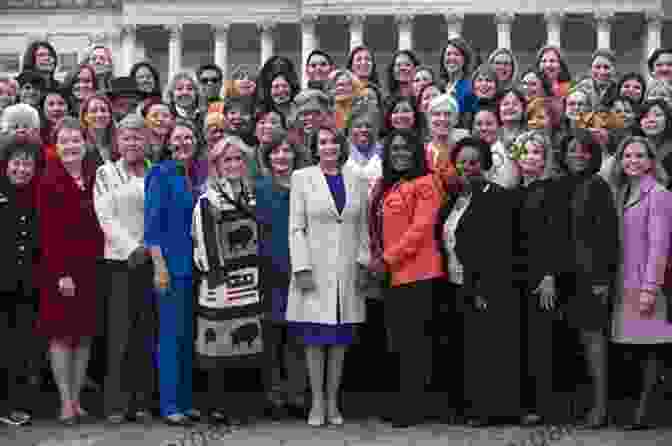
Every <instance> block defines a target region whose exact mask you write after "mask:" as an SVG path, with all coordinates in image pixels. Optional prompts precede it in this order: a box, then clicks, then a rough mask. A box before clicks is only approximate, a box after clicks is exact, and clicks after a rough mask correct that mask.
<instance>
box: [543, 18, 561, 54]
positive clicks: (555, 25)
mask: <svg viewBox="0 0 672 446" xmlns="http://www.w3.org/2000/svg"><path fill="white" fill-rule="evenodd" d="M544 18H545V19H546V45H552V46H557V47H558V48H562V36H561V33H562V22H563V20H564V18H565V14H564V13H562V12H547V13H546V14H544Z"/></svg>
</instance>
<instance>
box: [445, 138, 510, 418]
mask: <svg viewBox="0 0 672 446" xmlns="http://www.w3.org/2000/svg"><path fill="white" fill-rule="evenodd" d="M450 159H451V162H452V163H453V165H455V166H457V169H458V173H459V174H460V175H461V176H462V179H463V181H464V183H463V186H462V187H461V188H460V189H461V192H460V193H452V194H449V195H448V196H447V197H446V200H445V202H444V204H443V205H442V207H441V209H440V211H439V219H438V224H437V226H436V236H437V239H438V241H439V245H440V248H441V251H442V256H443V264H444V267H445V268H446V273H447V275H448V280H449V282H450V283H451V284H452V287H453V288H454V289H455V291H456V293H455V295H456V296H458V304H457V305H458V308H460V309H461V311H462V314H463V316H464V324H463V325H464V331H463V333H464V403H465V415H466V416H467V418H468V423H469V424H470V425H472V426H484V425H488V424H493V423H496V422H500V421H505V420H507V419H510V418H516V419H517V418H518V417H519V416H520V359H519V357H520V328H519V327H520V302H519V299H518V296H517V295H516V294H515V293H514V292H513V286H512V280H511V265H512V227H511V224H512V207H511V200H510V195H509V193H508V192H506V191H505V190H504V189H503V188H502V187H501V186H498V185H496V184H495V183H492V182H490V181H487V180H486V179H485V178H484V177H483V172H484V171H487V170H489V169H490V167H491V166H492V153H491V152H490V146H489V145H488V144H487V143H485V142H484V141H482V140H480V139H475V138H464V139H462V140H460V142H458V143H457V145H456V146H455V149H454V150H453V152H452V153H451V155H450ZM494 395H496V397H494V398H493V396H494Z"/></svg>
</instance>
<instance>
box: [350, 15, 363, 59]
mask: <svg viewBox="0 0 672 446" xmlns="http://www.w3.org/2000/svg"><path fill="white" fill-rule="evenodd" d="M345 19H346V20H347V21H348V24H349V25H350V52H352V50H353V49H354V48H356V47H358V46H361V45H364V20H365V19H366V16H364V15H360V14H354V15H349V16H346V18H345Z"/></svg>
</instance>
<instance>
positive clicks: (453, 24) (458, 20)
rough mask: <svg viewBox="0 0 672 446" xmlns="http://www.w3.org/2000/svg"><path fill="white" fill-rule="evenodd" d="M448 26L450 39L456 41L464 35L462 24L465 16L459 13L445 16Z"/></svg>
mask: <svg viewBox="0 0 672 446" xmlns="http://www.w3.org/2000/svg"><path fill="white" fill-rule="evenodd" d="M443 16H444V17H445V18H446V23H447V24H448V38H449V39H454V38H455V37H459V36H461V35H462V23H463V22H464V14H462V13H459V12H449V13H447V14H444V15H443Z"/></svg>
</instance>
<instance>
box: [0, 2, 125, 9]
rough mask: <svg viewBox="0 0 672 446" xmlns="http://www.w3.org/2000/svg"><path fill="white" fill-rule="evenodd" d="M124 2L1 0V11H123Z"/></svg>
mask: <svg viewBox="0 0 672 446" xmlns="http://www.w3.org/2000/svg"><path fill="white" fill-rule="evenodd" d="M121 4H122V0H0V10H1V9H10V10H11V9H121Z"/></svg>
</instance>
